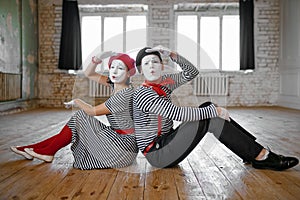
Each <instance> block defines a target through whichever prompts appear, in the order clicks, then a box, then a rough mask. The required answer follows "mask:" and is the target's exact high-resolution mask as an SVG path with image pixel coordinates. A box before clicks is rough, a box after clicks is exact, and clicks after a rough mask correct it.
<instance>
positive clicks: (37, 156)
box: [24, 149, 53, 163]
mask: <svg viewBox="0 0 300 200" xmlns="http://www.w3.org/2000/svg"><path fill="white" fill-rule="evenodd" d="M24 151H25V152H26V153H28V154H29V155H31V156H33V157H34V158H37V159H39V160H42V161H45V162H48V163H50V162H52V160H53V156H47V155H41V154H38V153H35V152H34V151H33V150H31V149H24Z"/></svg>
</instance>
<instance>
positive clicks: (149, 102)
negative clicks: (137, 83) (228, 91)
mask: <svg viewBox="0 0 300 200" xmlns="http://www.w3.org/2000/svg"><path fill="white" fill-rule="evenodd" d="M148 90H149V91H145V90H141V91H140V92H141V93H143V94H141V93H140V94H139V95H137V98H138V99H137V102H138V104H137V106H138V107H139V108H140V109H141V110H143V111H144V112H145V111H146V112H151V113H154V114H157V115H161V116H163V117H165V118H168V119H172V120H175V121H197V120H203V119H208V118H213V117H217V116H218V113H217V110H216V107H215V106H214V105H213V104H211V105H209V106H207V107H202V108H197V107H178V106H176V105H174V104H172V103H171V102H169V101H168V100H166V99H164V98H162V97H160V96H159V95H157V94H156V93H155V92H153V91H151V89H148ZM141 98H142V99H141Z"/></svg>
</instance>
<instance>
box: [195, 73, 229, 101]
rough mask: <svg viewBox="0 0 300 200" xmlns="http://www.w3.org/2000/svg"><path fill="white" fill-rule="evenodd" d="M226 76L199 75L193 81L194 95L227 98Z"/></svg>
mask: <svg viewBox="0 0 300 200" xmlns="http://www.w3.org/2000/svg"><path fill="white" fill-rule="evenodd" d="M228 79H229V78H228V76H227V75H221V74H217V75H216V74H213V75H199V76H197V77H196V78H195V80H194V95H198V96H227V95H228Z"/></svg>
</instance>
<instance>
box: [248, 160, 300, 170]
mask: <svg viewBox="0 0 300 200" xmlns="http://www.w3.org/2000/svg"><path fill="white" fill-rule="evenodd" d="M298 163H299V162H296V163H294V164H292V165H289V166H288V167H287V168H283V169H277V168H271V167H260V166H253V165H252V167H254V168H255V169H269V170H274V171H283V170H287V169H290V168H292V167H295V166H296V165H298Z"/></svg>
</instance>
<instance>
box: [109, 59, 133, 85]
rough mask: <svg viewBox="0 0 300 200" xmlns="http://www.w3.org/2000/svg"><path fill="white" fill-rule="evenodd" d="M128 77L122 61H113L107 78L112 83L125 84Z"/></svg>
mask: <svg viewBox="0 0 300 200" xmlns="http://www.w3.org/2000/svg"><path fill="white" fill-rule="evenodd" d="M128 77H129V73H128V69H127V67H126V65H125V64H124V62H123V61H121V60H117V59H116V60H113V61H112V63H111V65H110V69H109V78H110V80H111V82H113V83H125V82H126V81H127V79H128Z"/></svg>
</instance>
